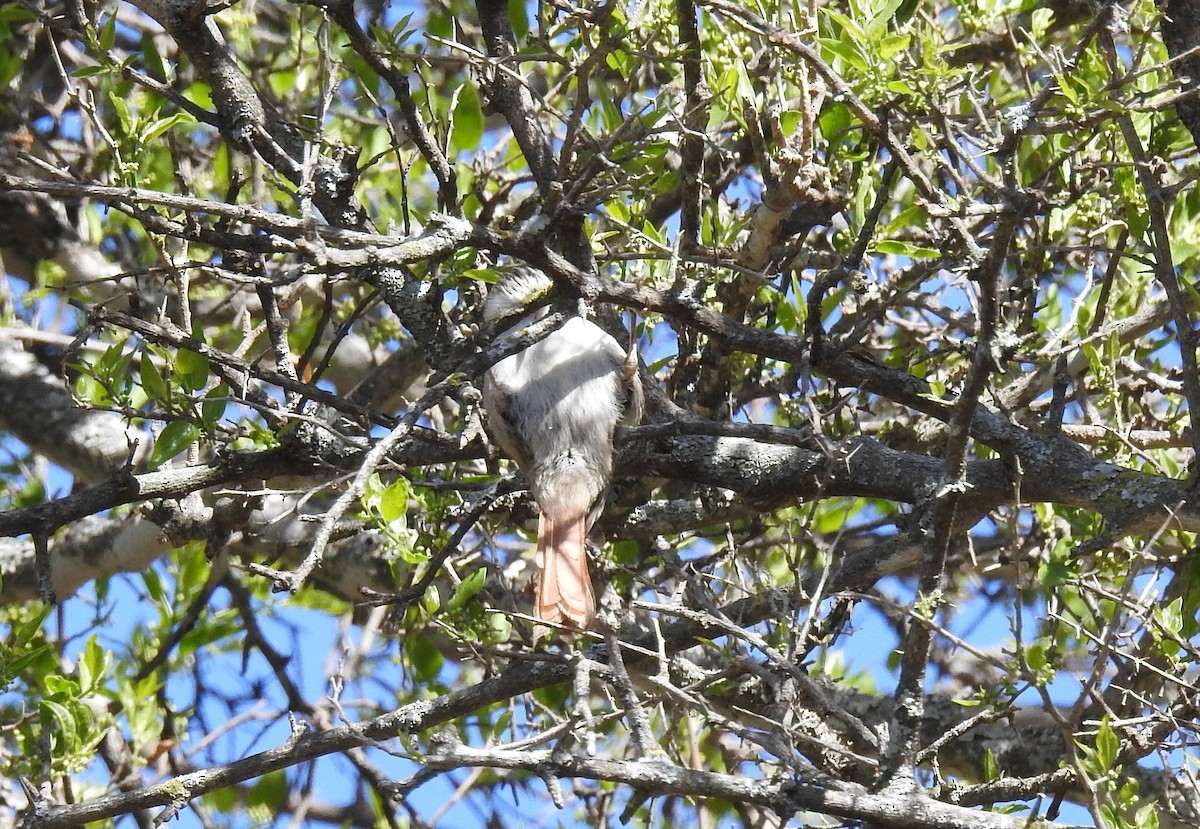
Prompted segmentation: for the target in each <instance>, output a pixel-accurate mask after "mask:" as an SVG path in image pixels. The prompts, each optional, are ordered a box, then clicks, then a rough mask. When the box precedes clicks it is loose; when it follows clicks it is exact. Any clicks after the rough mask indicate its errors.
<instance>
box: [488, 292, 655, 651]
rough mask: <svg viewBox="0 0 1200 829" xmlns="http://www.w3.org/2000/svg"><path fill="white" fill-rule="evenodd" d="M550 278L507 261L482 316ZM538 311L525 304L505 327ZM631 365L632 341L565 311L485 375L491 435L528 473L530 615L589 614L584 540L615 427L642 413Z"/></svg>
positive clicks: (512, 305)
mask: <svg viewBox="0 0 1200 829" xmlns="http://www.w3.org/2000/svg"><path fill="white" fill-rule="evenodd" d="M552 287H553V283H552V282H551V281H550V278H549V277H548V276H546V275H545V274H544V273H542V272H541V271H538V270H534V269H532V268H519V269H517V270H514V271H512V272H510V273H509V274H508V275H506V276H505V277H504V278H503V279H502V280H501V281H500V282H499V283H498V284H496V285H495V286H493V288H492V289H491V291H490V292H489V293H488V297H487V300H486V301H485V302H484V306H483V318H484V320H485V321H487V322H492V321H494V320H497V319H501V318H504V317H507V316H509V315H510V314H513V313H515V312H516V311H518V310H519V309H521V308H524V307H525V306H526V305H528V304H529V303H530V301H532V300H533V299H535V298H536V297H538V296H541V295H542V294H544V293H546V292H547V291H549V290H550V289H551V288H552ZM545 314H546V310H545V309H539V310H538V311H536V312H532V313H531V314H527V315H525V316H524V317H522V318H520V319H519V320H517V321H516V322H514V323H513V325H512V327H511V328H509V329H508V330H507V331H506V332H505V334H506V335H511V333H512V332H514V331H516V330H517V329H519V328H520V327H522V326H524V325H527V324H529V323H530V322H532V321H534V320H535V319H537V318H538V317H540V316H544V315H545ZM637 367H638V360H637V351H636V349H631V350H630V351H629V352H628V353H626V351H625V349H623V348H621V346H620V345H619V344H618V343H617V341H616V340H614V339H613V338H612V337H611V336H609V334H608V333H607V332H605V331H604V330H603V329H602V328H600V327H599V326H598V325H596V324H595V323H592V322H589V321H588V320H586V319H583V318H582V317H572V318H571V319H569V320H567V322H566V323H565V324H564V325H563V326H562V327H561V328H559V329H558V330H557V331H555V332H554V333H552V334H550V335H549V336H548V337H546V338H545V339H543V340H540V341H539V342H537V343H534V344H533V345H531V346H530V347H529V348H527V349H525V350H524V351H521V352H518V353H517V354H514V355H512V356H511V357H508V358H506V359H504V360H501V361H500V362H498V363H496V365H494V366H492V368H491V370H490V371H488V373H487V375H486V376H485V377H484V382H483V403H484V406H485V407H486V409H487V413H488V422H489V426H490V429H491V432H492V436H493V437H494V438H495V439H496V443H497V444H499V446H500V448H501V449H502V450H503V451H504V452H505V454H507V455H508V456H509V457H511V458H512V459H513V460H515V461H516V462H517V466H519V467H520V468H521V471H522V472H523V473H524V475H525V477H526V478H527V479H528V480H529V486H530V489H531V491H532V493H533V498H534V500H535V501H536V502H537V505H538V508H539V509H540V512H541V517H540V520H539V522H538V541H537V559H538V566H539V568H540V575H539V578H538V599H537V615H538V618H540V619H542V620H543V621H546V622H551V623H555V624H565V625H568V626H570V627H574V628H577V629H580V630H582V629H585V628H587V627H589V626H590V625H591V623H592V620H593V619H594V618H595V615H596V599H595V596H594V595H593V592H592V581H591V577H590V576H589V575H588V564H587V553H586V550H585V547H584V543H585V540H586V538H587V534H588V531H589V530H591V528H592V525H593V524H594V523H595V522H596V519H597V518H599V517H600V513H601V511H602V510H603V509H604V495H605V492H606V490H607V489H608V484H609V481H610V480H611V479H612V467H613V439H614V435H615V432H616V428H617V426H618V424H623V423H625V424H628V423H636V422H637V421H638V420H639V419H640V418H641V415H642V405H643V401H642V386H641V381H640V380H638V376H637Z"/></svg>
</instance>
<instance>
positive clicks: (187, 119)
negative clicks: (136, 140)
mask: <svg viewBox="0 0 1200 829" xmlns="http://www.w3.org/2000/svg"><path fill="white" fill-rule="evenodd" d="M194 123H196V119H195V118H193V117H192V116H190V115H188V114H187V113H186V112H177V113H175V114H174V115H170V116H168V117H166V118H160V119H158V120H157V121H155V122H154V123H152V124H151V125H150V126H149V127H148V128H147V129H146V131H145V132H144V133H142V136H141V138H142V141H144V142H146V143H150V142H151V141H153V140H154V139H155V138H158V137H159V136H160V135H162V134H163V133H164V132H166V131H167V130H169V129H171V127H174V126H176V125H177V124H194Z"/></svg>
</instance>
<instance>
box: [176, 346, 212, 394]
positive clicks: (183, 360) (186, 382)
mask: <svg viewBox="0 0 1200 829" xmlns="http://www.w3.org/2000/svg"><path fill="white" fill-rule="evenodd" d="M175 376H176V377H177V378H178V379H179V384H180V385H181V386H183V388H184V390H185V391H200V389H202V388H204V386H205V385H206V384H207V383H208V358H207V357H205V356H204V355H203V354H198V353H196V352H195V351H191V350H190V349H186V348H181V349H180V350H179V351H178V352H177V353H176V354H175Z"/></svg>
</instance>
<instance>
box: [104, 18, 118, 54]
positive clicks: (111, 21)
mask: <svg viewBox="0 0 1200 829" xmlns="http://www.w3.org/2000/svg"><path fill="white" fill-rule="evenodd" d="M116 42H117V16H116V15H115V14H111V15H109V16H108V20H106V21H104V27H103V28H102V29H101V30H100V49H101V51H104V52H107V51H108V50H109V49H112V47H113V44H114V43H116Z"/></svg>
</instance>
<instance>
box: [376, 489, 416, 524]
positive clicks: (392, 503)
mask: <svg viewBox="0 0 1200 829" xmlns="http://www.w3.org/2000/svg"><path fill="white" fill-rule="evenodd" d="M411 494H412V487H410V486H409V485H408V479H407V478H404V477H400V478H397V479H396V480H395V481H393V482H392V483H391V484H390V485H389V486H388V488H387V489H385V490H384V491H383V492H382V493H381V494H380V496H379V514H380V515H382V516H383V520H384V521H386V522H387V523H388V524H392V523H393V522H400V524H401V529H403V528H404V527H407V526H408V521H407V518H408V499H409V496H410V495H411Z"/></svg>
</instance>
